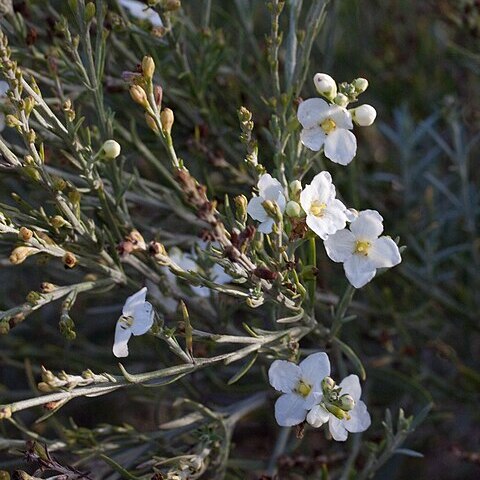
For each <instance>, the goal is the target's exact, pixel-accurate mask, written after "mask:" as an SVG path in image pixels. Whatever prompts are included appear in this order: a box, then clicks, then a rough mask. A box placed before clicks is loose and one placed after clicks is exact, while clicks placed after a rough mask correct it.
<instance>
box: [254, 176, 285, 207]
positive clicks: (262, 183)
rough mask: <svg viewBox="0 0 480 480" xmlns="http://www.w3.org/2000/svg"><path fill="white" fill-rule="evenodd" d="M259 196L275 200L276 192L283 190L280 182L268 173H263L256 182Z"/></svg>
mask: <svg viewBox="0 0 480 480" xmlns="http://www.w3.org/2000/svg"><path fill="white" fill-rule="evenodd" d="M257 187H258V191H259V195H260V197H263V199H264V200H276V198H277V196H278V194H279V193H280V192H283V188H282V184H281V183H280V182H279V181H278V180H277V179H276V178H273V177H272V176H271V175H270V174H269V173H265V174H263V175H262V176H261V177H260V178H259V180H258V183H257Z"/></svg>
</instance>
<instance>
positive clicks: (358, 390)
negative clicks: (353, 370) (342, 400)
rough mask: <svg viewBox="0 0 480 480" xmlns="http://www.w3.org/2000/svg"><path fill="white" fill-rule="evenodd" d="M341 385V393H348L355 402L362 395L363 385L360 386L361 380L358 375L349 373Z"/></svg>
mask: <svg viewBox="0 0 480 480" xmlns="http://www.w3.org/2000/svg"><path fill="white" fill-rule="evenodd" d="M339 387H341V389H342V392H341V394H342V395H343V394H345V393H348V394H349V395H351V396H352V398H353V399H354V400H355V403H356V402H358V401H359V400H360V397H361V396H362V387H361V386H360V380H359V378H358V377H357V375H349V376H348V377H345V378H344V379H343V380H342V381H341V382H340V385H339Z"/></svg>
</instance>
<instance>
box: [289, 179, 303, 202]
mask: <svg viewBox="0 0 480 480" xmlns="http://www.w3.org/2000/svg"><path fill="white" fill-rule="evenodd" d="M288 189H289V190H290V199H291V200H299V199H300V193H301V192H302V182H300V180H293V182H290V185H289V186H288Z"/></svg>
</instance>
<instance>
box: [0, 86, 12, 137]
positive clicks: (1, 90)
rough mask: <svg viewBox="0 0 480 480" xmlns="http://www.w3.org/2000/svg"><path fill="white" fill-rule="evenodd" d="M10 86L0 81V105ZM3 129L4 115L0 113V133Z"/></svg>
mask: <svg viewBox="0 0 480 480" xmlns="http://www.w3.org/2000/svg"><path fill="white" fill-rule="evenodd" d="M9 88H10V86H9V85H8V83H7V82H5V81H3V80H0V103H3V100H4V99H5V98H6V96H7V92H8V89H9ZM4 129H5V114H4V113H3V112H0V132H1V131H3V130H4Z"/></svg>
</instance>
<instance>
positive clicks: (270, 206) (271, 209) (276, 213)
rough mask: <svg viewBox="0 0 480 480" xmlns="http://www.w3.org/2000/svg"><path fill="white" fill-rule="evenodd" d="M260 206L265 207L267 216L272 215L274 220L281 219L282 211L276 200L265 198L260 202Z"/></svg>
mask: <svg viewBox="0 0 480 480" xmlns="http://www.w3.org/2000/svg"><path fill="white" fill-rule="evenodd" d="M262 207H263V208H264V209H265V211H266V212H267V214H268V216H269V217H272V218H273V219H275V220H276V221H280V220H281V219H282V212H281V211H280V208H279V206H278V204H277V202H272V201H271V200H265V201H264V202H263V203H262Z"/></svg>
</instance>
